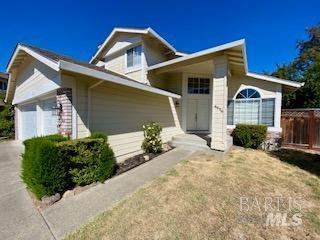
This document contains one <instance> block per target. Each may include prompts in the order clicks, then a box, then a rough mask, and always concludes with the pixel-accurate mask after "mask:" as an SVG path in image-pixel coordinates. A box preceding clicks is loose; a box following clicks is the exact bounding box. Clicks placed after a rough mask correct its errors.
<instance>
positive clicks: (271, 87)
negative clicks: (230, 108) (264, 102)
mask: <svg viewBox="0 0 320 240" xmlns="http://www.w3.org/2000/svg"><path fill="white" fill-rule="evenodd" d="M279 86H280V84H279V83H273V82H267V81H263V80H261V79H254V78H251V77H246V76H240V75H233V76H231V77H229V78H228V89H229V92H228V93H229V94H228V98H229V99H231V98H234V97H235V96H236V94H237V93H238V92H239V91H240V90H241V89H243V88H247V87H254V88H256V89H257V90H258V91H259V92H260V94H261V95H262V97H276V92H277V90H278V89H279Z"/></svg>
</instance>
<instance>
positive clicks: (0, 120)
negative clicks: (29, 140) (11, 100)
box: [0, 99, 14, 138]
mask: <svg viewBox="0 0 320 240" xmlns="http://www.w3.org/2000/svg"><path fill="white" fill-rule="evenodd" d="M0 101H2V100H1V99H0ZM13 117H14V110H13V106H11V105H7V104H6V105H4V106H3V107H2V108H1V110H0V137H8V138H12V137H13V136H14V118H13Z"/></svg>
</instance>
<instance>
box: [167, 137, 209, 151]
mask: <svg viewBox="0 0 320 240" xmlns="http://www.w3.org/2000/svg"><path fill="white" fill-rule="evenodd" d="M169 144H170V145H171V146H173V147H180V148H190V149H194V150H210V148H209V147H208V145H207V141H206V140H205V139H203V138H201V137H198V136H197V135H194V134H180V135H177V136H174V137H172V141H170V142H169Z"/></svg>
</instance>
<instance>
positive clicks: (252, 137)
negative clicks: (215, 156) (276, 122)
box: [232, 124, 267, 149]
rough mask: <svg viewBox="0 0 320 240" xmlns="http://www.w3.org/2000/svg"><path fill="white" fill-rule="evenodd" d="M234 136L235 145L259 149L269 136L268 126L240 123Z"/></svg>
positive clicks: (233, 133) (234, 131)
mask: <svg viewBox="0 0 320 240" xmlns="http://www.w3.org/2000/svg"><path fill="white" fill-rule="evenodd" d="M232 136H233V143H234V144H235V145H238V146H242V147H245V148H254V149H257V148H258V147H259V146H261V144H262V143H263V141H264V140H265V139H266V137H267V126H265V125H248V124H238V125H236V128H235V129H234V130H233V132H232Z"/></svg>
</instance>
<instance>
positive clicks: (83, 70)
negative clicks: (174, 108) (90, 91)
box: [59, 60, 181, 99]
mask: <svg viewBox="0 0 320 240" xmlns="http://www.w3.org/2000/svg"><path fill="white" fill-rule="evenodd" d="M59 63H60V64H59V65H60V68H61V69H63V70H66V71H70V72H74V73H79V74H84V75H87V76H90V77H94V78H98V79H102V80H105V81H108V82H113V83H116V84H120V85H124V86H128V87H132V88H136V89H140V90H143V91H147V92H152V93H156V94H160V95H164V96H167V97H173V98H177V99H180V98H181V96H180V95H178V94H175V93H171V92H168V91H165V90H162V89H158V88H155V87H151V86H148V85H146V84H143V83H139V82H136V81H134V80H129V79H125V78H121V77H119V76H116V75H113V74H110V73H106V72H101V71H98V70H94V69H91V68H87V67H84V66H81V65H78V64H75V63H70V62H66V61H63V60H61V61H60V62H59Z"/></svg>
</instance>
